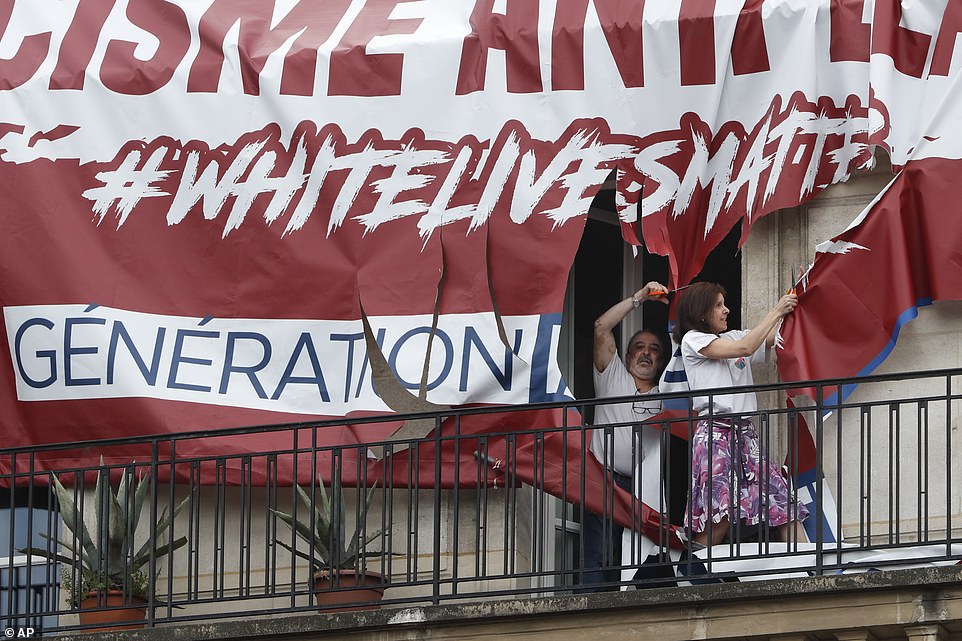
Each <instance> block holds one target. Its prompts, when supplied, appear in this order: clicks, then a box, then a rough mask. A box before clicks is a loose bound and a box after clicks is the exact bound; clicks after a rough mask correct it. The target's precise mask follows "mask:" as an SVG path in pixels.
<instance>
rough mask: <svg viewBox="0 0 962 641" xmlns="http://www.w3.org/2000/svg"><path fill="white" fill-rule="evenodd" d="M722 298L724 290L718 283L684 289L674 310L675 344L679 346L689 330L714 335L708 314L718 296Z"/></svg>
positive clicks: (700, 284)
mask: <svg viewBox="0 0 962 641" xmlns="http://www.w3.org/2000/svg"><path fill="white" fill-rule="evenodd" d="M719 294H721V295H722V297H723V298H724V296H725V288H724V287H722V286H721V285H719V284H718V283H693V284H692V285H691V286H690V287H689V288H688V289H686V290H685V291H684V292H683V293H682V294H681V298H680V299H679V301H678V303H677V305H678V307H677V308H676V309H675V312H676V315H677V318H676V321H675V331H674V337H675V342H676V343H678V344H681V339H682V338H684V336H685V334H687V333H688V331H689V330H692V329H695V330H698V331H699V332H705V333H706V334H714V332H713V331H712V330H711V325H710V324H709V323H708V314H709V312H711V309H712V307H714V306H715V301H716V300H717V299H718V295H719Z"/></svg>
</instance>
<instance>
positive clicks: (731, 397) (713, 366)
mask: <svg viewBox="0 0 962 641" xmlns="http://www.w3.org/2000/svg"><path fill="white" fill-rule="evenodd" d="M748 331H749V330H745V329H733V330H731V331H728V332H724V333H722V334H706V333H705V332H699V331H697V330H694V329H693V330H690V331H689V332H688V333H687V334H685V335H684V336H683V337H682V339H681V356H682V359H683V360H684V363H685V373H686V374H687V375H688V385H689V386H690V387H691V389H692V390H701V389H709V388H714V387H735V386H741V385H752V383H753V379H752V367H751V366H752V364H753V363H764V362H765V360H766V359H767V356H768V348H767V347H766V346H765V344H764V343H762V345H761V346H760V347H759V348H758V349H757V350H755V353H753V354H752V355H751V356H748V357H739V358H723V359H712V358H708V357H707V356H702V355H701V354H700V353H699V351H700V350H702V349H704V348H705V347H707V346H708V345H709V344H711V342H712V341H714V340H716V339H722V340H733V341H734V340H738V339H739V338H742V337H743V336H745V335H746V334H748ZM712 400H713V405H714V407H713V412H714V413H715V414H738V415H741V414H751V413H753V412H754V411H755V410H756V409H758V403H757V402H756V400H755V394H754V393H747V394H716V395H714V396H713V397H712ZM692 402H693V407H694V410H695V411H696V412H698V413H699V414H707V413H708V397H707V396H696V397H695V398H694V399H692Z"/></svg>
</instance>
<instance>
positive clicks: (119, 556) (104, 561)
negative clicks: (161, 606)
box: [21, 460, 190, 630]
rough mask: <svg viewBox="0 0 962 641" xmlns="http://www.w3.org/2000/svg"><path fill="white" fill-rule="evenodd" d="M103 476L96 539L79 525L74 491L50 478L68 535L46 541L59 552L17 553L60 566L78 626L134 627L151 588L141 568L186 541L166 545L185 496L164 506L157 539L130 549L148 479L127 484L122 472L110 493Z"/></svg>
mask: <svg viewBox="0 0 962 641" xmlns="http://www.w3.org/2000/svg"><path fill="white" fill-rule="evenodd" d="M102 463H103V461H102V460H101V464H102ZM107 476H108V475H107V473H106V472H105V471H101V473H100V474H98V476H97V484H96V486H95V489H94V499H93V506H94V513H95V522H96V529H95V534H96V536H91V533H90V530H88V528H87V523H85V520H84V514H83V510H82V504H81V501H80V493H79V492H69V491H67V489H66V488H65V487H64V486H63V485H62V484H61V483H60V480H59V479H58V478H57V477H56V476H52V477H51V478H52V481H53V483H52V484H53V489H54V493H55V494H56V495H57V501H58V503H59V506H60V516H61V518H62V519H63V524H64V527H65V528H66V529H67V530H68V531H69V533H70V535H71V536H69V537H65V538H62V539H60V540H59V541H52V543H55V544H57V543H59V545H60V547H61V548H62V549H63V552H60V551H57V550H56V549H49V548H48V549H41V548H27V549H25V550H21V552H23V553H29V554H32V555H35V556H41V557H44V558H47V559H50V560H51V561H59V562H61V563H62V564H63V568H62V575H63V581H62V587H63V588H64V590H65V591H66V593H67V599H68V601H69V603H70V605H72V606H73V607H74V608H75V609H77V610H78V612H79V616H80V623H81V624H82V625H91V624H98V623H115V622H128V621H139V623H133V624H131V625H126V626H110V627H108V628H102V629H110V630H124V629H131V628H139V627H143V625H144V624H143V620H144V617H145V615H146V609H147V603H148V601H149V600H150V597H151V595H152V590H153V585H152V584H151V582H150V580H149V579H150V578H149V576H148V574H147V571H146V568H147V565H148V564H149V563H150V559H151V557H153V558H154V560H156V559H158V558H160V557H163V556H165V555H166V554H169V553H170V552H173V551H174V550H176V549H178V548H180V547H182V546H183V545H185V544H186V543H187V537H180V538H179V539H177V540H175V541H173V542H172V543H168V542H167V528H168V525H169V523H170V519H172V518H173V517H174V516H175V515H176V514H177V513H178V512H180V510H181V509H182V508H183V507H184V506H185V505H186V504H187V501H188V499H189V498H190V497H187V498H185V499H184V500H183V501H181V502H180V504H178V505H177V506H176V507H175V508H174V510H173V512H172V513H171V514H170V515H168V513H167V508H166V507H165V508H164V510H163V512H161V514H160V518H159V519H158V520H157V525H156V528H155V529H154V530H153V531H155V532H157V535H156V536H153V535H151V536H149V537H148V538H147V540H146V541H145V542H144V543H143V544H141V545H140V546H139V547H136V544H135V542H134V536H135V534H136V531H137V525H138V523H139V522H140V516H141V513H142V511H143V508H144V503H145V499H146V497H147V489H148V487H149V483H148V482H147V481H148V479H147V477H146V476H143V477H141V478H140V479H139V480H138V481H137V482H136V484H134V483H133V482H132V481H131V480H130V479H132V475H131V474H124V475H123V476H122V478H121V480H120V484H119V485H118V487H117V490H116V492H115V491H114V490H113V489H112V488H111V487H110V483H109V479H108V480H105V479H106V478H107ZM44 538H49V537H46V536H45V537H44ZM94 629H96V630H99V629H101V628H94Z"/></svg>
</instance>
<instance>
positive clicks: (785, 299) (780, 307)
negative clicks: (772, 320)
mask: <svg viewBox="0 0 962 641" xmlns="http://www.w3.org/2000/svg"><path fill="white" fill-rule="evenodd" d="M797 306H798V296H796V295H795V294H785V295H784V296H782V297H781V298H780V299H779V301H778V303H776V304H775V307H774V308H773V310H774V312H775V313H776V314H778V317H779V318H784V317H785V316H787V315H788V314H790V313H791V312H792V310H793V309H795V308H796V307H797Z"/></svg>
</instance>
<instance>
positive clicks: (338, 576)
mask: <svg viewBox="0 0 962 641" xmlns="http://www.w3.org/2000/svg"><path fill="white" fill-rule="evenodd" d="M375 487H376V484H375V485H374V486H372V487H371V488H370V489H369V490H368V492H367V495H366V497H365V501H364V505H363V507H362V509H361V513H360V514H359V520H358V526H357V527H356V528H355V530H354V534H353V535H352V536H351V537H350V542H349V543H348V539H347V537H346V536H345V530H346V528H345V523H344V521H345V518H346V515H347V510H346V508H345V502H344V492H343V489H342V487H341V483H340V481H339V480H338V479H336V478H335V479H334V482H333V485H332V488H331V493H330V495H328V491H327V488H326V487H325V486H324V483H323V482H319V483H318V484H317V491H316V492H315V496H314V499H313V500H312V498H311V496H310V495H308V493H307V492H306V491H305V490H304V488H302V487H301V486H300V485H295V488H296V490H297V494H298V496H299V497H300V499H301V502H302V503H303V504H304V506H305V507H306V514H307V517H306V518H303V517H302V518H298V517H296V516H295V515H293V514H288V513H286V512H281V511H278V510H272V512H274V514H276V515H277V516H278V517H279V518H280V519H281V520H282V521H284V522H285V523H287V525H289V526H290V528H291V529H292V530H293V531H294V533H295V534H296V536H297V538H298V539H300V540H301V541H304V542H305V543H307V545H308V551H307V552H302V551H301V550H298V549H295V548H294V547H292V546H290V545H288V544H286V543H284V542H283V541H280V540H279V541H278V543H279V544H280V545H281V546H283V547H284V548H286V549H288V550H290V551H291V552H292V553H294V554H296V555H297V556H299V557H301V558H304V559H307V560H308V561H309V562H310V563H311V577H312V578H311V591H312V592H313V593H314V595H315V599H316V600H317V605H318V606H319V607H324V608H325V610H327V611H331V607H330V606H342V607H334V608H333V609H334V610H336V611H345V610H361V609H365V608H371V607H378V606H376V605H374V603H376V602H377V601H380V600H381V598H382V597H383V596H384V587H385V583H386V580H385V577H384V576H383V575H381V574H380V573H378V572H374V571H371V570H368V569H367V568H364V567H360V566H361V565H362V559H364V558H368V557H376V556H381V555H382V553H381V552H369V551H367V547H368V546H369V545H371V544H372V543H374V542H375V541H377V540H378V539H380V538H381V537H382V536H383V535H384V530H383V529H379V530H377V531H376V532H374V533H373V534H367V535H366V536H365V532H364V530H363V524H364V523H365V521H366V519H367V511H368V508H369V507H370V505H371V501H372V500H373V498H374V490H375ZM352 604H353V605H352ZM358 604H364V605H358Z"/></svg>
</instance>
